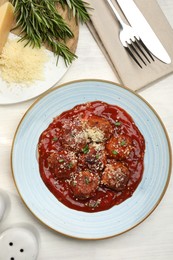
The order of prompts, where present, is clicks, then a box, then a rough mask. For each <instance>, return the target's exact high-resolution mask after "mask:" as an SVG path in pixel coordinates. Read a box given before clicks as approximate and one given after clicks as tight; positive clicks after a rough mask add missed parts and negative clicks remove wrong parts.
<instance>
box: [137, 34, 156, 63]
mask: <svg viewBox="0 0 173 260" xmlns="http://www.w3.org/2000/svg"><path fill="white" fill-rule="evenodd" d="M139 42H140V44H141V45H142V47H143V48H144V50H145V51H146V53H147V54H148V55H149V56H150V58H151V59H152V60H153V61H155V60H154V57H153V56H152V55H151V53H150V51H149V50H148V48H147V47H146V45H145V44H144V43H143V41H142V40H141V39H139Z"/></svg>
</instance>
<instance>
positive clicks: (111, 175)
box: [101, 162, 130, 191]
mask: <svg viewBox="0 0 173 260" xmlns="http://www.w3.org/2000/svg"><path fill="white" fill-rule="evenodd" d="M129 175H130V173H129V170H128V168H127V167H126V166H124V165H123V164H122V163H121V162H116V163H115V162H114V163H112V164H107V165H106V168H105V170H104V172H103V174H102V178H101V184H103V185H105V186H106V187H107V188H110V189H112V190H115V191H122V190H124V189H125V187H126V185H127V183H128V180H129Z"/></svg>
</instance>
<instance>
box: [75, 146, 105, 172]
mask: <svg viewBox="0 0 173 260" xmlns="http://www.w3.org/2000/svg"><path fill="white" fill-rule="evenodd" d="M105 164H106V154H105V150H104V145H102V144H97V143H93V144H89V145H87V146H86V147H85V149H83V153H81V155H80V156H79V167H81V168H82V169H86V168H87V169H89V170H91V171H93V172H99V171H102V170H103V169H104V167H105Z"/></svg>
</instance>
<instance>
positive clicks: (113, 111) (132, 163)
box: [38, 101, 145, 212]
mask: <svg viewBox="0 0 173 260" xmlns="http://www.w3.org/2000/svg"><path fill="white" fill-rule="evenodd" d="M91 116H98V117H101V118H104V119H106V120H107V121H108V122H109V124H110V125H111V129H112V133H111V136H116V137H118V136H119V135H124V136H127V137H128V138H130V140H131V141H132V149H131V151H130V153H129V154H128V155H127V156H126V157H125V158H123V159H122V160H121V159H118V161H122V162H123V164H124V165H125V166H126V167H127V168H128V171H129V173H130V176H129V180H128V183H127V185H126V187H125V188H124V189H123V190H120V191H116V190H113V189H111V188H109V187H107V186H105V185H103V184H102V183H100V185H99V186H98V188H97V190H96V191H95V193H94V195H92V197H89V198H87V197H86V198H77V197H75V196H74V194H73V192H72V190H71V187H70V181H69V179H68V178H67V179H63V178H60V179H59V178H57V176H55V174H54V172H53V170H52V168H50V167H49V162H48V158H49V156H50V154H51V153H56V152H62V151H63V150H64V142H66V140H65V138H64V139H63V133H64V132H68V133H69V131H71V132H72V130H71V128H73V129H74V128H76V131H78V130H79V128H80V127H78V125H77V126H76V125H75V126H74V124H73V121H74V120H75V119H76V118H80V119H82V120H85V122H87V121H88V119H89V118H90V117H91ZM62 130H63V131H62ZM72 138H73V136H72ZM109 139H110V136H109V137H108V138H107V139H104V141H103V142H102V144H103V146H104V149H105V152H106V156H107V151H106V148H105V145H106V143H107V142H108V141H109ZM96 142H97V140H96ZM66 145H67V146H68V142H67V144H66ZM84 148H86V145H85V147H81V149H80V148H79V149H78V150H77V151H75V150H74V149H73V147H72V146H71V147H70V149H72V150H73V153H74V154H75V156H76V158H77V159H76V165H75V168H74V169H73V170H74V171H75V172H76V171H79V168H80V165H79V162H78V158H79V156H80V155H81V153H87V152H88V151H87V150H86V149H84ZM144 153H145V140H144V137H143V135H142V134H141V132H140V131H139V129H138V127H137V126H136V124H135V122H134V121H133V119H132V117H131V116H130V115H129V114H128V113H127V112H126V111H125V110H124V109H122V108H121V107H118V106H116V105H111V104H107V103H105V102H101V101H94V102H88V103H85V104H80V105H77V106H75V107H74V108H72V109H70V110H68V111H65V112H63V113H62V114H61V115H58V116H57V117H55V118H54V119H53V121H52V123H50V125H49V126H48V127H47V129H45V130H44V131H43V133H42V134H41V135H40V138H39V142H38V162H39V171H40V176H41V178H42V180H43V182H44V183H45V185H46V186H47V188H48V189H49V191H50V192H52V194H53V195H54V196H55V197H56V198H57V199H58V200H59V201H60V202H61V203H63V204H64V205H66V206H67V207H69V208H71V209H74V210H79V211H84V212H98V211H103V210H108V209H110V208H111V207H113V206H115V205H118V204H120V203H122V202H123V201H125V200H126V199H128V198H130V197H131V196H132V195H133V193H134V191H135V190H136V188H137V187H138V185H139V183H140V182H141V179H142V176H143V171H144ZM106 160H107V162H109V161H111V160H112V159H110V158H109V156H108V157H107V159H106ZM113 160H114V161H116V158H114V159H113ZM59 161H61V160H59ZM62 161H63V160H62ZM107 162H106V163H107ZM70 170H72V168H71V167H70V164H69V172H70ZM103 171H104V169H103V170H102V171H100V172H99V176H101V175H102V172H103Z"/></svg>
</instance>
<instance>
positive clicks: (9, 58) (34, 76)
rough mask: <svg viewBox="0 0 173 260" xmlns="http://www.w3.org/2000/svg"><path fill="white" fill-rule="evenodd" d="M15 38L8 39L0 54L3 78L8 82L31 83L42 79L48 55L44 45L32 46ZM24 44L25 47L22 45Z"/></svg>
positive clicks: (0, 69)
mask: <svg viewBox="0 0 173 260" xmlns="http://www.w3.org/2000/svg"><path fill="white" fill-rule="evenodd" d="M25 44H26V42H19V41H18V40H17V39H15V40H8V41H7V43H6V44H5V46H4V48H3V51H2V54H1V55H0V71H1V77H2V79H3V80H5V81H7V82H9V83H13V82H15V83H28V84H29V83H31V82H33V81H35V80H44V75H43V74H44V73H43V69H44V63H45V62H46V61H47V60H48V55H47V54H46V51H45V49H44V47H42V48H40V49H38V48H32V47H30V46H28V45H27V46H25ZM24 46H25V47H24Z"/></svg>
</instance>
